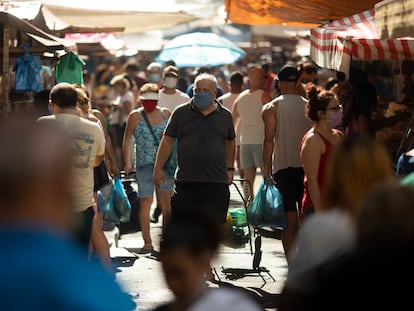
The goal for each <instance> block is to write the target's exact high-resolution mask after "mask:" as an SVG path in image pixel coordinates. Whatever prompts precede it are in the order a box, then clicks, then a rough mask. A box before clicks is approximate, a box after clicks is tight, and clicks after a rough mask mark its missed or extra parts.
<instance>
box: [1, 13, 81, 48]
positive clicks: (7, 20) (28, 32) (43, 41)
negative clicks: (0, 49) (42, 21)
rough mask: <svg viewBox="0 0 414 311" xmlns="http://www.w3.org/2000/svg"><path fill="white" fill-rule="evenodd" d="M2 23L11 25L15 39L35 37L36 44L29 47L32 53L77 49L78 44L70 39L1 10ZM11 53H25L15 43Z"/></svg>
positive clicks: (12, 36) (11, 33)
mask: <svg viewBox="0 0 414 311" xmlns="http://www.w3.org/2000/svg"><path fill="white" fill-rule="evenodd" d="M0 23H1V24H3V25H8V26H9V38H10V39H12V40H13V39H15V40H16V41H15V42H16V44H18V40H17V39H18V38H19V37H20V36H23V40H24V38H25V37H26V39H33V40H34V42H36V43H35V44H32V46H31V47H30V48H29V51H30V52H31V53H43V52H53V51H57V50H76V45H75V44H74V43H72V42H70V41H67V40H64V39H62V38H58V37H55V36H53V35H51V34H49V33H46V32H44V31H43V30H41V29H39V28H37V27H36V26H34V25H32V24H31V23H29V22H28V21H26V20H23V19H20V18H18V17H16V16H14V15H12V14H9V13H6V12H0ZM20 43H21V42H20ZM8 49H9V52H10V54H16V55H18V54H23V52H24V51H23V49H22V48H21V47H20V46H17V45H14V46H10V47H9V48H8Z"/></svg>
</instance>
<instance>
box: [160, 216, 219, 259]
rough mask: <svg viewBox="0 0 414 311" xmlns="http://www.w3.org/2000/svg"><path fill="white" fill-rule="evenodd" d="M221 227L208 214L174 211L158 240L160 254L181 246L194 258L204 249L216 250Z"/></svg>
mask: <svg viewBox="0 0 414 311" xmlns="http://www.w3.org/2000/svg"><path fill="white" fill-rule="evenodd" d="M221 237H222V234H221V228H220V226H219V224H218V223H217V222H216V221H215V220H214V219H213V218H212V217H211V215H210V214H207V213H203V212H200V211H197V212H196V211H192V210H185V211H184V210H183V211H180V212H176V213H174V215H173V216H172V218H171V220H170V221H169V222H168V223H167V224H166V226H165V228H164V230H163V235H162V238H161V242H160V251H161V254H164V253H165V252H168V251H170V250H173V249H177V248H183V249H185V250H186V251H188V253H189V254H191V255H192V256H194V257H195V258H196V257H198V256H200V255H201V254H203V253H204V252H205V251H212V252H214V253H215V252H216V251H217V249H218V246H219V244H220V242H221Z"/></svg>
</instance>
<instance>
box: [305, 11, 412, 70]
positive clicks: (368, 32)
mask: <svg viewBox="0 0 414 311" xmlns="http://www.w3.org/2000/svg"><path fill="white" fill-rule="evenodd" d="M310 56H311V58H312V60H313V61H314V62H315V63H316V64H317V65H319V66H321V67H325V68H329V69H335V70H338V71H342V72H345V73H348V71H349V65H350V62H351V58H354V59H359V60H411V59H414V38H400V39H388V40H381V39H380V38H379V36H378V34H377V32H376V30H375V10H374V9H371V10H368V11H364V12H361V13H358V14H354V15H352V16H349V17H346V18H342V19H339V20H336V21H334V22H332V23H329V24H327V25H324V26H320V27H315V28H312V29H311V49H310Z"/></svg>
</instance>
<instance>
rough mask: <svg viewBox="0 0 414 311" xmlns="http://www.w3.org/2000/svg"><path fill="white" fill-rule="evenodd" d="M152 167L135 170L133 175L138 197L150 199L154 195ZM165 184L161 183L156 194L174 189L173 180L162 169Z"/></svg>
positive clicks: (147, 166)
mask: <svg viewBox="0 0 414 311" xmlns="http://www.w3.org/2000/svg"><path fill="white" fill-rule="evenodd" d="M153 172H154V165H152V164H150V165H144V166H140V167H137V168H136V169H135V175H136V178H137V184H138V197H140V198H150V197H152V196H153V195H154V190H155V184H154V178H153ZM164 176H165V183H161V186H160V188H159V189H157V191H158V192H161V191H172V190H173V189H174V179H173V178H172V177H171V176H170V174H168V171H167V170H166V169H164Z"/></svg>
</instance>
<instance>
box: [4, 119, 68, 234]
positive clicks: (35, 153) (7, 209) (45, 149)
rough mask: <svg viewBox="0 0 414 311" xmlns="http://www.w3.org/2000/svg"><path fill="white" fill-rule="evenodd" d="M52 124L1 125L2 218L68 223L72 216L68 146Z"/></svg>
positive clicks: (19, 122) (23, 122)
mask: <svg viewBox="0 0 414 311" xmlns="http://www.w3.org/2000/svg"><path fill="white" fill-rule="evenodd" d="M67 142H68V137H67V136H66V133H65V132H64V131H63V130H62V129H61V128H60V127H59V126H58V125H57V124H56V126H55V125H54V124H43V123H42V124H40V123H36V122H34V121H33V122H28V121H27V120H10V121H7V122H4V123H2V124H0V146H1V148H0V222H1V223H4V224H7V225H14V224H18V223H21V222H25V223H35V224H36V223H38V224H43V225H44V224H48V225H51V226H52V227H60V228H62V229H65V228H67V226H68V224H69V220H70V215H71V205H72V204H71V197H72V196H71V191H70V183H71V176H72V162H71V159H72V157H71V148H70V147H71V146H70V144H68V143H67Z"/></svg>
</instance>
